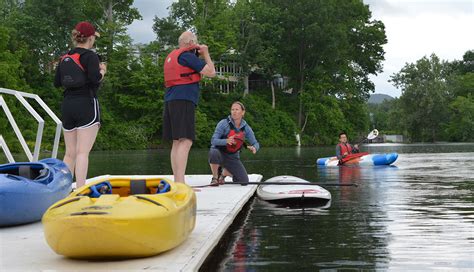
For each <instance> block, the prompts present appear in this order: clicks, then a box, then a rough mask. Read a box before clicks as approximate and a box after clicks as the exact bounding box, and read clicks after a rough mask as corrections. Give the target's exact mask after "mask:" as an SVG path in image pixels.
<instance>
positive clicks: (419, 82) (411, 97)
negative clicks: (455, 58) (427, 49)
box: [391, 54, 449, 142]
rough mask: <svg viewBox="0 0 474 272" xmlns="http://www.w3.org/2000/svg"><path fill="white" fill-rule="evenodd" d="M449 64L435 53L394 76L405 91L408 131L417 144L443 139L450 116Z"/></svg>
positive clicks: (393, 79) (404, 105) (402, 103)
mask: <svg viewBox="0 0 474 272" xmlns="http://www.w3.org/2000/svg"><path fill="white" fill-rule="evenodd" d="M447 67H448V66H447V64H446V62H445V61H441V60H440V59H439V58H438V57H437V56H436V55H435V54H432V55H431V56H430V58H427V57H423V58H421V59H420V60H418V61H417V62H416V63H410V64H406V65H405V66H404V67H403V68H402V69H401V70H400V72H398V73H396V74H394V75H393V76H392V79H391V80H392V82H393V84H394V85H395V86H396V87H398V88H400V89H401V90H402V96H401V97H400V100H401V107H402V110H403V113H404V114H403V115H404V119H405V122H406V128H407V131H408V133H409V135H410V136H411V138H412V140H414V141H431V142H432V141H436V140H440V139H443V138H442V136H443V132H442V129H441V127H442V124H443V123H445V122H446V121H447V117H448V112H447V111H448V108H447V104H448V103H447V102H449V101H448V89H447V84H446V76H447Z"/></svg>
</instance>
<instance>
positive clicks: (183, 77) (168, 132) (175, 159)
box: [163, 31, 216, 183]
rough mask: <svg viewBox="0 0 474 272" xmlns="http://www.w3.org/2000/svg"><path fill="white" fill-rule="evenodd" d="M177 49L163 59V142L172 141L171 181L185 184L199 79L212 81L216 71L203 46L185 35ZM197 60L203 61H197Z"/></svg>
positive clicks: (181, 37)
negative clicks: (211, 78) (164, 86)
mask: <svg viewBox="0 0 474 272" xmlns="http://www.w3.org/2000/svg"><path fill="white" fill-rule="evenodd" d="M178 43H179V48H178V49H175V50H173V51H172V52H171V53H170V54H169V55H168V56H167V57H166V59H165V63H164V74H165V85H166V87H167V88H166V92H165V108H164V112H163V139H164V140H172V141H173V145H172V147H171V168H172V169H173V175H174V181H175V182H183V183H184V182H185V180H184V175H185V172H186V165H187V162H188V154H189V150H190V149H191V146H192V144H193V141H194V139H195V109H196V106H197V104H198V100H199V81H200V80H201V76H207V77H214V76H215V75H216V70H215V68H214V63H213V62H212V60H211V57H210V55H209V50H208V47H207V46H206V45H199V44H198V43H197V37H196V35H194V34H193V33H191V32H189V31H186V32H183V33H182V34H181V36H180V37H179V40H178ZM198 55H199V56H201V57H202V59H200V58H199V57H198Z"/></svg>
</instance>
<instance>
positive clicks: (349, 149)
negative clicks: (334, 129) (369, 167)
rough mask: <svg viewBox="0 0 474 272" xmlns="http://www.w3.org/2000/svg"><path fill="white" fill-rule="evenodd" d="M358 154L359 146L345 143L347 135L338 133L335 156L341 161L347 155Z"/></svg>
mask: <svg viewBox="0 0 474 272" xmlns="http://www.w3.org/2000/svg"><path fill="white" fill-rule="evenodd" d="M354 153H359V145H358V144H355V145H351V144H350V143H348V141H347V134H346V133H345V132H341V133H339V143H338V144H337V146H336V156H337V158H338V159H339V160H342V159H343V158H345V157H346V156H347V155H350V154H354Z"/></svg>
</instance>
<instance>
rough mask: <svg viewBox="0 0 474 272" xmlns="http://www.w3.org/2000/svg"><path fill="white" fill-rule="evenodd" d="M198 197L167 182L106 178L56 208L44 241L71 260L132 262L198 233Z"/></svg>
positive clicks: (49, 215)
mask: <svg viewBox="0 0 474 272" xmlns="http://www.w3.org/2000/svg"><path fill="white" fill-rule="evenodd" d="M195 222H196V194H195V193H194V191H193V189H192V188H191V187H189V186H187V185H185V184H182V183H174V182H172V181H170V180H168V179H165V178H147V179H141V180H138V179H132V180H131V179H130V178H127V177H113V176H104V177H103V178H98V179H97V180H96V181H94V182H92V183H89V184H87V185H85V186H83V187H81V188H79V189H77V190H76V191H75V192H73V193H72V194H70V195H69V196H68V197H67V198H65V199H63V200H61V201H59V202H56V203H55V204H53V205H52V206H51V207H50V208H49V209H48V210H47V211H46V213H45V214H44V216H43V225H44V231H45V237H46V241H47V242H48V244H49V246H50V247H51V248H52V249H53V250H54V251H55V252H56V253H58V254H60V255H64V256H67V257H71V258H104V257H106V258H134V257H145V256H151V255H156V254H158V253H160V252H163V251H166V250H169V249H172V248H174V247H176V246H178V245H179V244H181V243H182V242H183V241H184V240H186V238H187V237H188V236H189V234H190V233H191V231H192V230H193V229H194V225H195Z"/></svg>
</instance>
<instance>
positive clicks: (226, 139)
mask: <svg viewBox="0 0 474 272" xmlns="http://www.w3.org/2000/svg"><path fill="white" fill-rule="evenodd" d="M244 115H245V106H244V104H242V103H241V102H239V101H236V102H234V103H232V107H231V110H230V115H229V116H228V117H227V118H225V119H222V120H221V121H220V122H219V123H218V124H217V126H216V129H215V131H214V134H213V135H212V139H211V145H212V146H211V149H210V151H209V165H210V166H211V171H212V180H211V185H214V186H218V185H219V184H224V179H225V177H226V176H230V177H232V180H233V181H234V182H249V177H248V174H247V170H245V167H244V165H243V164H242V162H241V161H240V150H241V149H242V148H245V147H246V148H247V149H248V150H250V151H251V152H252V153H253V154H255V153H257V151H258V150H259V149H260V144H259V143H258V141H257V139H256V138H255V134H254V133H253V130H252V128H251V127H250V126H249V125H248V124H247V122H246V121H245V120H244V119H243V118H244ZM245 140H247V141H248V143H249V144H250V145H246V144H245Z"/></svg>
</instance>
